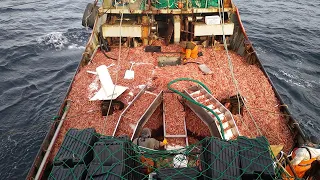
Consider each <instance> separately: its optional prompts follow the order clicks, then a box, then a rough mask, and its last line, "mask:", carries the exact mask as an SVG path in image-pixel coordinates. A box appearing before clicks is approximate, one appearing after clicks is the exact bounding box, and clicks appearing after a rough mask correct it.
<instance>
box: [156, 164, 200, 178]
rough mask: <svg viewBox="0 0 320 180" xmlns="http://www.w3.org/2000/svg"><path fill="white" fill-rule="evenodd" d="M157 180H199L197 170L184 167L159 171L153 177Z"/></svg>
mask: <svg viewBox="0 0 320 180" xmlns="http://www.w3.org/2000/svg"><path fill="white" fill-rule="evenodd" d="M155 177H156V179H157V180H164V179H172V180H184V179H200V175H199V170H198V168H196V167H194V168H191V167H186V168H164V169H160V170H159V171H158V172H157V175H156V176H155Z"/></svg>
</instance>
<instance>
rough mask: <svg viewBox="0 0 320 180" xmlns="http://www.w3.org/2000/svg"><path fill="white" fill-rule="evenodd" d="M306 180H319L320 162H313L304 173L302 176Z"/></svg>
mask: <svg viewBox="0 0 320 180" xmlns="http://www.w3.org/2000/svg"><path fill="white" fill-rule="evenodd" d="M303 179H306V180H317V179H318V180H319V179H320V160H315V161H313V162H312V164H311V168H310V169H309V170H308V171H306V173H305V174H304V176H303Z"/></svg>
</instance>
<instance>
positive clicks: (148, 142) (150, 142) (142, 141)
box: [133, 128, 168, 149]
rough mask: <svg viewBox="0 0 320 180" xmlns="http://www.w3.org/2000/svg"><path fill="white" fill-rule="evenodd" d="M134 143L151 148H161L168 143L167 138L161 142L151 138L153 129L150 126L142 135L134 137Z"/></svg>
mask: <svg viewBox="0 0 320 180" xmlns="http://www.w3.org/2000/svg"><path fill="white" fill-rule="evenodd" d="M133 143H134V144H136V145H138V146H142V147H146V148H149V149H159V148H160V147H163V146H165V145H167V144H168V142H167V140H166V139H164V140H163V141H162V142H161V141H158V140H156V139H154V138H151V130H150V129H149V128H144V129H143V130H142V132H141V134H140V137H138V138H136V139H134V140H133Z"/></svg>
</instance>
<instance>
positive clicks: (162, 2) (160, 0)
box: [152, 0, 219, 9]
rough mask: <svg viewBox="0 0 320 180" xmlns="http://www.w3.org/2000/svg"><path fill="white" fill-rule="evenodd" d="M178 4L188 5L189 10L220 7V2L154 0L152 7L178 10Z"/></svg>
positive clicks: (213, 0)
mask: <svg viewBox="0 0 320 180" xmlns="http://www.w3.org/2000/svg"><path fill="white" fill-rule="evenodd" d="M178 2H181V3H183V4H184V6H186V4H187V3H188V7H189V8H192V7H194V8H209V7H218V5H219V4H218V0H211V1H210V0H190V1H186V0H154V1H152V6H154V7H155V8H158V9H163V8H169V9H178Z"/></svg>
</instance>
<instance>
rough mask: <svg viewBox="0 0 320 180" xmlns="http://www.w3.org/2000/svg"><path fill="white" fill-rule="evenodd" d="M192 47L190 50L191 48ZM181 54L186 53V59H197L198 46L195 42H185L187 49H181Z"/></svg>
mask: <svg viewBox="0 0 320 180" xmlns="http://www.w3.org/2000/svg"><path fill="white" fill-rule="evenodd" d="M192 46H194V48H193V49H192V48H191V47H192ZM182 52H183V53H186V58H193V59H195V58H197V57H198V52H199V51H198V46H197V44H196V43H195V42H192V41H191V42H187V47H186V48H182Z"/></svg>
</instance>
